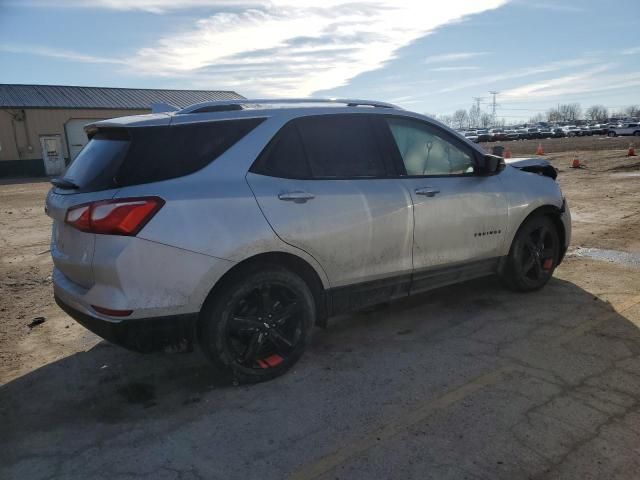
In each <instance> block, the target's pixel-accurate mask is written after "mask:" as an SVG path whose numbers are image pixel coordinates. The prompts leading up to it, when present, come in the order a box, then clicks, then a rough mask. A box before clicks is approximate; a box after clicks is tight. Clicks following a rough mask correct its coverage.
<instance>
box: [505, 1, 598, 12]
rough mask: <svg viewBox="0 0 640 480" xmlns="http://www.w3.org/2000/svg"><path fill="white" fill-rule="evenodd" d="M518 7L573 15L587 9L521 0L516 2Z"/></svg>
mask: <svg viewBox="0 0 640 480" xmlns="http://www.w3.org/2000/svg"><path fill="white" fill-rule="evenodd" d="M515 3H516V4H517V5H518V6H522V7H527V8H536V9H538V10H550V11H552V12H572V13H580V12H584V11H585V9H584V8H581V7H577V6H575V5H564V4H561V3H558V2H556V3H552V2H548V3H547V2H532V1H531V0H520V1H518V2H515Z"/></svg>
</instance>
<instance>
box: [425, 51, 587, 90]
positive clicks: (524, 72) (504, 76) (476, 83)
mask: <svg viewBox="0 0 640 480" xmlns="http://www.w3.org/2000/svg"><path fill="white" fill-rule="evenodd" d="M595 61H596V60H594V59H593V58H576V59H573V60H562V61H557V62H550V63H548V64H546V65H541V66H538V67H526V68H521V69H517V70H505V71H502V72H497V73H495V74H492V75H484V76H481V77H473V78H471V79H468V80H463V81H461V82H456V83H453V84H451V85H448V86H447V87H445V88H442V89H440V90H438V91H437V92H435V93H449V92H455V91H457V90H464V89H465V88H472V87H482V88H483V89H489V88H495V87H496V84H497V83H500V82H503V81H504V80H512V79H516V78H523V77H530V76H533V75H539V74H543V73H549V72H554V71H558V70H564V69H567V68H575V67H579V66H584V65H589V64H593V63H594V62H595Z"/></svg>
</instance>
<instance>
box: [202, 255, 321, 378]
mask: <svg viewBox="0 0 640 480" xmlns="http://www.w3.org/2000/svg"><path fill="white" fill-rule="evenodd" d="M315 319H316V309H315V301H314V298H313V295H312V293H311V291H310V290H309V287H308V286H307V284H306V282H305V281H304V280H302V279H301V278H300V277H299V276H298V275H296V274H295V273H293V272H291V271H289V270H286V269H284V268H281V267H279V266H276V265H261V266H257V267H254V268H252V269H251V270H249V271H248V272H247V271H244V272H242V275H234V276H233V277H232V278H231V279H230V280H229V281H228V282H227V283H226V284H225V285H224V286H223V287H222V288H221V290H219V291H218V292H215V294H214V296H213V298H212V299H211V300H210V301H208V302H207V304H206V305H205V307H204V308H203V311H202V312H201V318H200V325H199V332H198V341H199V343H200V347H201V348H202V350H203V352H204V353H205V355H206V356H207V358H208V359H209V361H210V362H211V364H212V365H213V367H214V369H215V370H216V372H217V373H220V374H221V375H222V376H223V377H224V378H229V379H230V380H232V381H233V382H234V383H256V382H262V381H266V380H271V379H272V378H275V377H278V376H280V375H282V374H284V373H285V372H286V371H287V370H289V369H290V368H291V367H292V366H293V365H294V364H295V363H296V362H297V361H298V359H299V358H300V357H301V356H302V354H303V352H304V350H305V348H306V345H307V342H308V340H309V336H310V333H311V329H312V327H313V325H314V324H315Z"/></svg>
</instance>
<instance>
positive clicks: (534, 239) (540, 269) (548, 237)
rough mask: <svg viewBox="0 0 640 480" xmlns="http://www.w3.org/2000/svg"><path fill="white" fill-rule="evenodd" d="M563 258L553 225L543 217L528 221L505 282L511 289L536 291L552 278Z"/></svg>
mask: <svg viewBox="0 0 640 480" xmlns="http://www.w3.org/2000/svg"><path fill="white" fill-rule="evenodd" d="M559 258H560V238H559V236H558V230H557V227H556V225H555V224H554V223H553V221H552V220H551V219H550V218H549V217H547V216H544V215H540V216H536V217H533V218H531V219H529V220H528V221H527V222H526V223H525V224H524V225H522V226H521V227H520V230H519V231H518V233H517V234H516V238H515V239H514V241H513V244H512V246H511V251H510V252H509V257H508V258H507V263H506V266H505V268H504V271H503V274H502V278H503V280H504V283H506V284H507V286H509V287H510V288H513V289H515V290H519V291H533V290H538V289H540V288H542V287H543V286H544V285H545V284H546V283H547V282H548V281H549V279H550V278H551V276H552V275H553V271H554V270H555V268H556V266H557V264H558V260H559Z"/></svg>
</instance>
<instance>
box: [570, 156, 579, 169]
mask: <svg viewBox="0 0 640 480" xmlns="http://www.w3.org/2000/svg"><path fill="white" fill-rule="evenodd" d="M581 166H582V165H581V163H580V159H579V158H578V157H576V158H574V159H573V161H572V162H571V168H580V167H581Z"/></svg>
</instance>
